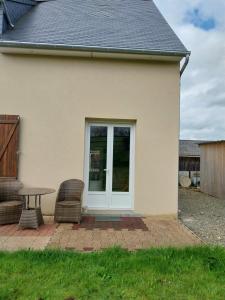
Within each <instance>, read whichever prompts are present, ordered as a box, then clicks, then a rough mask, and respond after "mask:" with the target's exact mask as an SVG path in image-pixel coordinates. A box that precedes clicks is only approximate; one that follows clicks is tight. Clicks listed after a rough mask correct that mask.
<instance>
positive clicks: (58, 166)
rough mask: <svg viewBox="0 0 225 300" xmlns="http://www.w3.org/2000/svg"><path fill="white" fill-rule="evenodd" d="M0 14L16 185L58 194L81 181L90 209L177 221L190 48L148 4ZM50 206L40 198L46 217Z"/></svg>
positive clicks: (67, 3) (0, 76)
mask: <svg viewBox="0 0 225 300" xmlns="http://www.w3.org/2000/svg"><path fill="white" fill-rule="evenodd" d="M0 7H1V8H0V32H1V37H0V52H1V55H0V86H1V105H0V108H1V114H6V115H9V116H10V115H12V116H13V115H15V116H19V117H20V134H19V136H20V141H19V151H17V153H19V154H18V155H19V159H18V177H19V179H20V180H21V181H22V182H23V183H24V184H25V185H27V186H43V187H51V188H55V189H58V186H59V184H60V183H61V182H62V181H63V180H66V179H69V178H80V179H83V180H84V182H85V191H84V195H83V206H84V207H85V208H87V209H88V211H89V212H98V213H100V212H105V211H107V212H113V213H114V212H117V213H118V212H119V213H132V212H135V213H140V214H146V215H176V214H177V203H178V191H177V177H178V166H177V165H178V163H177V157H178V147H179V145H178V137H179V95H180V75H181V74H182V73H183V71H184V69H185V67H186V65H187V63H188V58H189V55H190V52H189V51H187V49H186V48H185V47H184V45H183V44H182V43H181V41H180V40H179V39H178V37H177V36H176V34H175V33H174V32H173V30H172V29H171V28H170V26H169V25H168V23H167V22H166V21H165V19H164V18H163V16H162V15H161V13H160V12H159V10H158V9H157V7H156V6H155V4H154V2H153V1H151V0H148V1H140V0H134V1H130V0H117V1H112V0H96V1H95V0H64V1H62V0H54V1H34V0H3V1H1V6H0ZM182 59H184V63H183V62H182V65H181V64H180V62H181V60H182ZM54 204H55V195H50V196H47V197H45V201H44V202H43V208H44V213H46V214H52V213H53V211H54Z"/></svg>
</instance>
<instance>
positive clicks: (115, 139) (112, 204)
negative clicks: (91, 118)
mask: <svg viewBox="0 0 225 300" xmlns="http://www.w3.org/2000/svg"><path fill="white" fill-rule="evenodd" d="M133 177H134V126H133V125H131V124H116V123H115V124H103V123H88V124H87V126H86V153H85V193H84V205H85V206H87V207H88V208H89V209H132V208H133V192H134V178H133Z"/></svg>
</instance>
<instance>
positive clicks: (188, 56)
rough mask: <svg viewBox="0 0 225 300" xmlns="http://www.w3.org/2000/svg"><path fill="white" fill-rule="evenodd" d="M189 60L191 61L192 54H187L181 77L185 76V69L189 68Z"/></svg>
mask: <svg viewBox="0 0 225 300" xmlns="http://www.w3.org/2000/svg"><path fill="white" fill-rule="evenodd" d="M189 59H190V53H189V54H187V55H186V57H185V62H184V64H183V66H182V68H181V70H180V77H181V76H182V75H183V73H184V71H185V69H186V67H187V65H188V63H189Z"/></svg>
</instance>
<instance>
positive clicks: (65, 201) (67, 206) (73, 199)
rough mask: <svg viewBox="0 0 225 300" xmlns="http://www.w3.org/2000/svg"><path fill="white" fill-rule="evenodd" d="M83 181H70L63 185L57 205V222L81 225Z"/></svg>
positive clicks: (60, 188)
mask: <svg viewBox="0 0 225 300" xmlns="http://www.w3.org/2000/svg"><path fill="white" fill-rule="evenodd" d="M83 189H84V183H83V181H81V180H79V179H70V180H66V181H64V182H63V183H61V185H60V187H59V192H58V195H57V198H56V204H55V217H54V219H55V222H59V223H60V222H61V223H66V222H70V223H75V222H77V223H80V220H81V196H82V192H83Z"/></svg>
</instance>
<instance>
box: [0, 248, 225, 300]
mask: <svg viewBox="0 0 225 300" xmlns="http://www.w3.org/2000/svg"><path fill="white" fill-rule="evenodd" d="M0 299H1V300H9V299H10V300H16V299H25V300H29V299H31V300H41V299H43V300H47V299H48V300H50V299H52V300H64V299H71V300H72V299H76V300H78V299H98V300H103V299H107V300H112V299H116V300H117V299H129V300H130V299H179V300H185V299H198V300H201V299H204V300H206V299H212V300H217V299H225V249H224V248H219V247H216V248H212V247H211V248H210V247H193V248H185V249H174V248H167V249H150V250H140V251H138V252H128V251H125V250H122V249H119V248H113V249H108V250H105V251H103V252H96V253H74V252H64V251H50V250H46V251H43V252H42V251H38V252H35V251H19V252H14V253H10V252H0Z"/></svg>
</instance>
